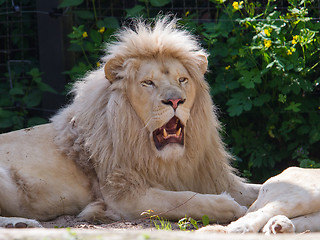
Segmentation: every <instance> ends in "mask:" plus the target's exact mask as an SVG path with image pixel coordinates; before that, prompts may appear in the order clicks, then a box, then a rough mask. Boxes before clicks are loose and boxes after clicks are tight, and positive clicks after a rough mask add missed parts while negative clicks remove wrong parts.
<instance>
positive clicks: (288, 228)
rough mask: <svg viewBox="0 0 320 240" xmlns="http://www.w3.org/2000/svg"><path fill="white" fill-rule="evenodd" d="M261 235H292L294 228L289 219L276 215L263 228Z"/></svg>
mask: <svg viewBox="0 0 320 240" xmlns="http://www.w3.org/2000/svg"><path fill="white" fill-rule="evenodd" d="M262 232H263V233H265V234H266V235H270V234H278V233H294V232H295V226H294V225H293V223H292V222H291V220H290V219H289V218H287V217H286V216H283V215H278V216H275V217H273V218H271V219H270V220H269V221H268V222H267V224H266V225H265V226H264V227H263V230H262Z"/></svg>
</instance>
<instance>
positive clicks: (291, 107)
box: [284, 102, 301, 113]
mask: <svg viewBox="0 0 320 240" xmlns="http://www.w3.org/2000/svg"><path fill="white" fill-rule="evenodd" d="M300 106H301V103H295V102H291V103H290V105H289V106H288V107H286V108H285V109H284V110H287V111H293V112H295V113H297V112H300V108H299V107H300Z"/></svg>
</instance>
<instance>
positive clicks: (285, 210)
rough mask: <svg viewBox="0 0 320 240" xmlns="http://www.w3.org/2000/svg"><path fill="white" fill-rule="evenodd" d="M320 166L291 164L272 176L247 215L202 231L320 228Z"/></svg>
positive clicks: (311, 229) (236, 231)
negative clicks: (295, 165) (310, 166)
mask: <svg viewBox="0 0 320 240" xmlns="http://www.w3.org/2000/svg"><path fill="white" fill-rule="evenodd" d="M319 181H320V169H302V168H297V167H291V168H288V169H286V170H285V171H284V172H282V173H281V174H279V175H277V176H275V177H272V178H270V179H269V180H267V181H266V182H265V183H264V184H263V185H262V187H261V189H260V193H259V196H258V199H257V200H256V201H255V202H254V203H253V204H252V206H251V207H250V208H249V209H248V211H247V213H246V215H245V216H244V217H241V218H240V219H238V220H237V221H235V222H232V223H231V224H229V225H228V226H226V227H223V226H219V225H214V226H208V227H204V228H202V229H201V230H200V231H213V232H227V233H250V232H251V233H252V232H259V231H262V232H263V233H265V234H267V235H270V234H277V233H294V232H300V233H301V232H304V231H314V232H316V231H320V225H319V221H320V185H319Z"/></svg>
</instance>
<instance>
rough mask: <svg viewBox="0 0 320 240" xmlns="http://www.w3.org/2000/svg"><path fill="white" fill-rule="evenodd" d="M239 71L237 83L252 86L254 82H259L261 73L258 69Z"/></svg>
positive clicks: (247, 86)
mask: <svg viewBox="0 0 320 240" xmlns="http://www.w3.org/2000/svg"><path fill="white" fill-rule="evenodd" d="M240 73H241V75H242V77H241V78H240V79H239V83H240V84H241V85H242V86H244V87H245V88H254V86H255V84H256V83H261V75H260V72H259V70H258V69H252V70H251V71H248V70H244V71H240Z"/></svg>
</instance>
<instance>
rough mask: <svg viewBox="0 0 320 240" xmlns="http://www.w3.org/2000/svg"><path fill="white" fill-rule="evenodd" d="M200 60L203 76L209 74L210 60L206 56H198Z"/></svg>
mask: <svg viewBox="0 0 320 240" xmlns="http://www.w3.org/2000/svg"><path fill="white" fill-rule="evenodd" d="M198 59H199V67H200V70H201V72H202V74H205V73H206V72H207V68H208V59H207V56H206V55H205V54H198Z"/></svg>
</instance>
